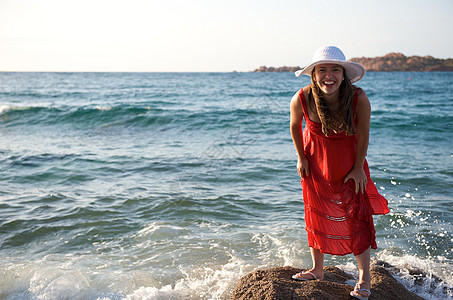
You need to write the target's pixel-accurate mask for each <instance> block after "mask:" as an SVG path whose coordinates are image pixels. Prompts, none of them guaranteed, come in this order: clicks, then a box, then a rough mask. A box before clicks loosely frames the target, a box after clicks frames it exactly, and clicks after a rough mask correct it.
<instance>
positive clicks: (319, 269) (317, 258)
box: [310, 248, 324, 279]
mask: <svg viewBox="0 0 453 300" xmlns="http://www.w3.org/2000/svg"><path fill="white" fill-rule="evenodd" d="M310 252H311V259H312V260H313V268H312V269H311V270H310V272H312V273H313V274H315V275H316V278H318V279H323V278H324V253H322V252H321V251H319V250H318V249H314V248H310Z"/></svg>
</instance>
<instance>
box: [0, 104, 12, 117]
mask: <svg viewBox="0 0 453 300" xmlns="http://www.w3.org/2000/svg"><path fill="white" fill-rule="evenodd" d="M11 109H13V106H12V105H9V104H2V105H0V115H2V114H4V113H7V112H9V111H10V110H11Z"/></svg>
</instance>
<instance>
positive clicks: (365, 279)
mask: <svg viewBox="0 0 453 300" xmlns="http://www.w3.org/2000/svg"><path fill="white" fill-rule="evenodd" d="M370 252H371V249H370V248H368V249H367V250H365V251H363V252H362V253H360V254H359V255H356V256H355V258H356V259H357V265H358V266H359V284H360V288H362V289H367V290H370V288H371V274H370ZM359 294H361V296H364V297H367V296H369V295H367V292H363V293H359Z"/></svg>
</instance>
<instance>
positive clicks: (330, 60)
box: [295, 46, 366, 82]
mask: <svg viewBox="0 0 453 300" xmlns="http://www.w3.org/2000/svg"><path fill="white" fill-rule="evenodd" d="M322 64H337V65H340V66H342V67H343V68H344V69H345V71H346V76H348V78H349V80H351V82H356V81H359V80H360V79H362V78H363V76H365V73H366V71H365V68H364V67H363V66H362V65H361V64H358V63H355V62H352V61H347V60H346V56H345V55H344V54H343V52H342V51H341V50H340V49H338V48H337V47H335V46H325V47H321V48H319V49H318V50H316V52H315V54H313V61H312V63H311V64H309V65H308V66H306V67H305V68H303V69H302V70H299V71H296V72H295V74H296V76H297V77H299V76H300V75H302V74H305V75H308V76H311V72H312V71H313V68H314V67H316V66H317V65H322Z"/></svg>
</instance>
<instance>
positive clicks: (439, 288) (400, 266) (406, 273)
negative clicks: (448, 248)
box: [376, 249, 453, 300]
mask: <svg viewBox="0 0 453 300" xmlns="http://www.w3.org/2000/svg"><path fill="white" fill-rule="evenodd" d="M376 258H377V259H379V260H382V261H385V262H387V263H389V264H391V265H392V266H394V267H396V270H398V272H397V271H396V270H395V272H394V275H395V278H397V279H398V280H399V281H400V282H401V283H402V284H403V285H404V286H405V287H406V288H407V289H408V290H410V291H412V292H414V293H416V294H418V295H419V296H421V297H423V298H425V299H433V300H434V299H453V276H452V275H451V274H452V273H453V269H452V266H451V263H448V262H447V261H446V259H445V258H443V257H436V258H420V257H417V256H415V255H409V254H404V255H396V254H395V253H394V252H392V250H391V249H387V250H384V251H381V252H379V253H378V254H377V255H376ZM414 271H415V274H414ZM418 272H423V273H424V274H425V277H424V278H423V277H421V276H422V275H419V274H418Z"/></svg>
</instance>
